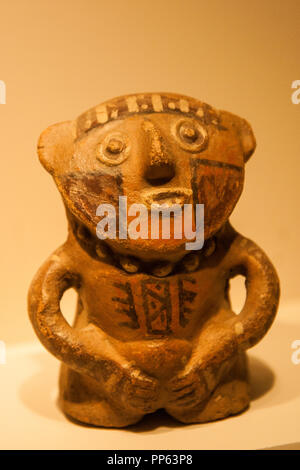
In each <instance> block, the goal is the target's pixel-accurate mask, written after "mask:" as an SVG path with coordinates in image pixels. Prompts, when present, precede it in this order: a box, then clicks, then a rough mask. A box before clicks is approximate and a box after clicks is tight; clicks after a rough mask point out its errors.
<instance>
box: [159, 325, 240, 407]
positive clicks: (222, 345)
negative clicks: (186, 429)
mask: <svg viewBox="0 0 300 470" xmlns="http://www.w3.org/2000/svg"><path fill="white" fill-rule="evenodd" d="M237 352H238V348H237V341H236V337H235V335H234V334H233V330H232V328H230V327H228V326H227V325H226V326H224V325H221V324H218V325H216V324H214V325H210V326H209V327H207V328H206V330H205V331H203V332H202V333H201V335H200V336H199V338H198V345H197V346H196V348H195V350H194V352H193V354H192V356H191V359H190V360H189V362H188V364H187V365H186V367H185V368H184V370H183V371H181V372H180V373H179V374H178V375H177V376H176V377H174V378H173V379H172V380H170V381H169V382H168V384H167V386H166V388H167V391H168V396H169V400H168V406H170V407H180V406H188V407H190V406H196V405H197V404H199V403H200V402H202V401H203V400H205V399H206V398H207V397H208V396H209V394H210V393H211V392H212V391H213V390H214V388H215V387H216V386H217V384H218V383H219V381H220V380H221V378H222V377H223V376H224V374H226V373H227V372H228V370H229V369H230V367H231V365H232V363H233V361H234V360H235V357H236V353H237Z"/></svg>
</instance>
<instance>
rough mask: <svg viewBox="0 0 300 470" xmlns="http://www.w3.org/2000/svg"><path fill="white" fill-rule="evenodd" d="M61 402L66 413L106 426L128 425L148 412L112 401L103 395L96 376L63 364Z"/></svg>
mask: <svg viewBox="0 0 300 470" xmlns="http://www.w3.org/2000/svg"><path fill="white" fill-rule="evenodd" d="M59 385H60V387H59V388H60V395H59V405H60V407H61V409H62V411H63V412H64V413H65V414H66V416H68V417H70V418H71V419H74V420H76V421H80V422H82V423H85V424H91V425H94V426H104V427H116V428H119V427H125V426H129V425H130V424H135V423H137V422H138V421H140V419H142V417H143V416H144V415H143V414H141V413H134V412H132V413H130V412H129V411H128V409H126V410H125V409H124V408H122V407H121V406H116V405H115V404H112V403H111V402H110V401H109V400H107V398H106V397H104V396H103V393H102V392H101V388H100V387H99V384H98V383H97V381H96V380H93V379H91V378H89V377H86V376H83V375H81V374H79V373H78V372H75V371H73V370H72V369H70V368H69V367H67V366H66V365H64V364H63V365H62V367H61V374H60V384H59Z"/></svg>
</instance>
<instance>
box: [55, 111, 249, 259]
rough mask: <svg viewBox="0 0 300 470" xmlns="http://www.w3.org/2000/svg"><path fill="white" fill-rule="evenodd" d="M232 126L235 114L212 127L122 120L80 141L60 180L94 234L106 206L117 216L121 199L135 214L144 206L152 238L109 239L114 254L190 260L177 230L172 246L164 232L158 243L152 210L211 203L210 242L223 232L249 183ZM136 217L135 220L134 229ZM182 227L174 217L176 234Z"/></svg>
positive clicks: (166, 116) (185, 118)
mask: <svg viewBox="0 0 300 470" xmlns="http://www.w3.org/2000/svg"><path fill="white" fill-rule="evenodd" d="M231 120H232V115H229V113H227V114H226V113H225V114H224V116H223V119H220V120H219V121H218V122H217V123H205V122H204V120H203V119H201V118H198V117H196V116H194V115H192V114H190V115H187V114H184V113H171V112H160V113H155V112H153V113H147V114H133V115H129V116H126V117H125V118H123V119H115V120H112V121H110V122H108V123H106V124H105V125H103V126H99V127H95V128H93V129H90V130H89V131H88V132H86V133H85V134H84V135H83V136H81V137H80V138H78V139H75V141H73V143H72V155H71V157H69V158H68V159H65V160H63V161H61V163H60V168H59V171H58V169H56V171H55V172H54V177H55V179H56V182H57V185H58V187H59V189H60V191H61V193H62V196H63V198H64V201H65V203H66V205H67V207H68V209H69V210H70V211H71V213H73V214H74V215H75V216H76V217H77V218H78V219H80V221H81V222H82V223H83V224H84V225H86V226H87V227H88V228H89V229H90V231H92V232H94V233H95V231H96V226H97V224H98V222H99V220H100V218H99V216H97V215H96V211H97V207H98V206H99V205H100V204H111V205H112V206H114V207H115V209H116V213H117V215H118V204H119V196H126V197H127V207H128V208H129V207H130V206H131V205H132V204H144V206H145V207H146V208H147V210H148V213H147V216H146V217H147V219H148V227H149V231H148V234H149V237H148V238H147V239H145V238H138V239H135V240H134V239H130V238H127V239H126V240H123V239H120V237H119V233H118V230H117V238H116V239H115V240H111V239H107V243H108V244H109V245H110V246H111V247H112V248H113V249H114V250H117V251H119V252H121V253H127V254H133V255H136V256H137V255H139V256H141V257H142V258H143V257H144V258H147V257H149V258H150V259H151V258H152V259H153V257H158V258H164V257H169V255H170V254H171V255H172V254H174V256H177V255H178V254H184V252H185V244H186V242H187V241H190V240H186V239H185V238H184V237H183V238H182V239H176V238H175V237H174V230H173V231H172V230H171V236H170V239H168V240H166V239H163V238H162V236H161V231H160V232H159V238H158V239H151V237H150V227H151V215H150V207H151V204H166V205H168V206H172V205H173V204H178V205H179V206H180V207H183V205H184V204H189V203H190V204H192V205H193V207H194V208H195V205H196V204H197V203H198V204H204V218H205V222H204V236H205V239H207V238H209V237H210V236H212V235H213V234H214V233H216V232H217V231H218V230H219V229H220V228H221V227H222V225H223V224H224V223H225V222H226V220H227V219H228V217H229V215H230V213H231V212H232V210H233V208H234V206H235V204H236V202H237V200H238V198H239V196H240V194H241V191H242V187H243V179H244V160H245V152H244V149H243V145H242V142H241V138H240V137H239V134H238V132H237V130H236V127H235V126H232V125H231V124H232V123H231ZM139 214H140V213H139ZM127 215H128V214H127ZM136 215H137V213H135V214H134V216H133V215H132V213H131V216H130V215H128V224H130V222H131V220H132V219H133V218H135V217H136ZM144 217H145V214H144ZM181 220H182V219H181ZM193 220H194V219H193ZM175 223H176V217H173V218H172V222H171V227H172V226H173V227H174V224H175ZM180 223H181V222H180ZM172 224H173V225H172ZM117 227H118V220H117Z"/></svg>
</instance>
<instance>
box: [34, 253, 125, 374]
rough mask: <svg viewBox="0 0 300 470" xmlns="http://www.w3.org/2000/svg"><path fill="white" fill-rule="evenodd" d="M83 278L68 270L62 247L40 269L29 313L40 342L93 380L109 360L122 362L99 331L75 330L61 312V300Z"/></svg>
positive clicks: (92, 328)
mask: <svg viewBox="0 0 300 470" xmlns="http://www.w3.org/2000/svg"><path fill="white" fill-rule="evenodd" d="M80 282H81V279H80V276H79V275H78V274H77V273H74V272H72V271H71V269H70V268H69V267H68V262H67V257H66V255H65V254H64V250H63V248H60V249H58V250H57V251H56V252H55V253H54V254H53V255H52V256H51V257H50V258H49V259H48V260H47V261H46V262H45V263H44V264H43V266H42V267H41V268H40V269H39V271H38V272H37V274H36V276H35V278H34V279H33V281H32V284H31V286H30V290H29V294H28V310H29V316H30V319H31V322H32V324H33V327H34V329H35V331H36V334H37V335H38V337H39V339H40V341H41V342H42V343H43V344H44V346H45V347H46V348H47V349H48V350H49V351H50V352H51V353H52V354H54V356H56V357H57V358H58V359H60V360H61V361H63V362H64V363H66V364H67V365H69V366H70V367H72V368H73V369H75V370H77V371H78V372H82V373H85V374H87V375H89V376H91V377H93V378H96V379H99V378H100V375H99V374H100V368H101V366H102V367H105V361H106V360H113V359H115V360H116V361H118V359H120V358H119V357H118V355H117V352H116V351H115V349H114V348H113V347H112V345H111V344H110V343H109V342H108V341H107V340H106V339H105V335H104V333H102V332H101V330H100V329H99V328H96V327H94V326H93V325H89V326H88V327H87V328H84V329H81V330H80V329H76V330H74V329H73V328H72V327H71V326H70V325H69V324H68V323H67V321H66V320H65V318H64V316H63V314H62V312H61V310H60V300H61V298H62V296H63V294H64V292H65V291H66V290H67V289H69V288H70V287H74V288H75V289H79V287H80Z"/></svg>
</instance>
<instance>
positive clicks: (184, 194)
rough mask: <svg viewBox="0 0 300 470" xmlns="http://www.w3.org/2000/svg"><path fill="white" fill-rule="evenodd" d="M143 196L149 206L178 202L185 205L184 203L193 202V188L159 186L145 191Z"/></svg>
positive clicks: (168, 205) (171, 204) (169, 204)
mask: <svg viewBox="0 0 300 470" xmlns="http://www.w3.org/2000/svg"><path fill="white" fill-rule="evenodd" d="M142 197H143V200H144V202H145V204H146V205H147V206H148V207H151V205H152V204H157V205H164V206H165V207H171V206H174V204H178V205H179V206H180V207H183V205H184V204H188V203H190V202H191V197H192V190H191V189H186V188H164V189H162V188H158V189H156V190H153V189H152V190H151V191H147V192H144V193H143V194H142Z"/></svg>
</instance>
